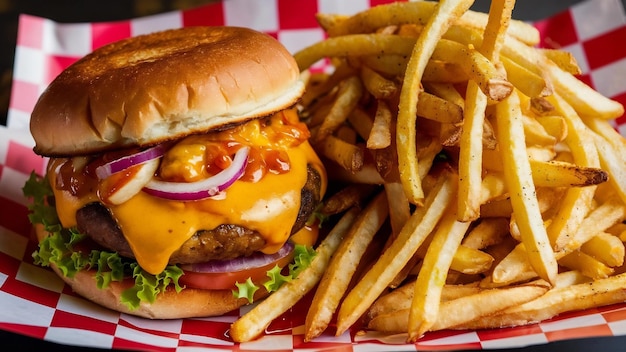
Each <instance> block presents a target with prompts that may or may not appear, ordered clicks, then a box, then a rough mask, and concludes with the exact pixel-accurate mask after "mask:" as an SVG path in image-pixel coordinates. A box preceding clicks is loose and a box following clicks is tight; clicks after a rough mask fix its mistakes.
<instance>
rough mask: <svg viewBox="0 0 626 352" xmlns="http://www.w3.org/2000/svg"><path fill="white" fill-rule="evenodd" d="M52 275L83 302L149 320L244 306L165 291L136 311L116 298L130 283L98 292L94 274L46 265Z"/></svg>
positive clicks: (230, 299)
mask: <svg viewBox="0 0 626 352" xmlns="http://www.w3.org/2000/svg"><path fill="white" fill-rule="evenodd" d="M35 233H36V235H37V239H38V240H39V241H41V240H42V239H43V238H44V237H45V236H47V235H48V233H47V232H46V231H45V229H44V228H43V226H39V225H38V226H35ZM50 266H51V267H52V269H53V270H54V272H55V273H56V274H57V275H58V276H59V277H60V278H61V279H63V281H65V282H66V283H67V284H68V285H69V286H70V287H71V288H72V290H73V291H74V292H76V293H77V294H79V295H81V296H83V297H84V298H86V299H88V300H90V301H92V302H94V303H97V304H99V305H101V306H104V307H106V308H109V309H112V310H115V311H118V312H121V313H126V314H131V315H136V316H140V317H144V318H150V319H180V318H193V317H210V316H219V315H223V314H225V313H228V312H231V311H233V310H235V309H237V308H239V307H241V306H243V305H246V304H247V303H248V301H247V299H245V298H239V299H238V298H235V297H234V296H233V293H232V292H231V291H230V290H201V289H194V288H185V289H184V290H182V291H180V292H176V290H174V288H173V287H171V286H170V287H168V289H167V290H166V291H165V292H162V293H159V294H158V295H157V296H156V300H155V301H154V302H153V303H148V302H141V304H140V306H139V307H138V308H136V309H129V308H128V307H127V306H126V305H124V304H123V303H122V302H121V300H120V296H121V295H122V292H123V291H124V290H126V289H128V288H130V287H132V286H133V285H134V281H133V280H132V279H130V278H129V279H126V280H124V281H114V282H111V283H110V284H109V285H108V286H107V287H106V288H104V289H99V288H98V286H97V284H96V279H95V277H94V276H95V272H94V271H89V270H84V271H79V272H78V273H76V275H74V276H73V277H67V276H65V275H63V273H62V272H61V271H60V270H59V269H58V268H57V266H56V265H54V264H51V265H50ZM266 295H267V291H265V289H264V288H263V287H262V288H261V289H259V290H258V291H257V292H256V293H255V295H254V296H255V297H254V298H255V300H256V299H261V298H263V297H264V296H266Z"/></svg>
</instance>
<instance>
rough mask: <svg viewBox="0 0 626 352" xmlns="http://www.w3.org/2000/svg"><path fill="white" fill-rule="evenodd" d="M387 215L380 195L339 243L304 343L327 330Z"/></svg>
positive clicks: (316, 298)
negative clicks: (368, 247)
mask: <svg viewBox="0 0 626 352" xmlns="http://www.w3.org/2000/svg"><path fill="white" fill-rule="evenodd" d="M388 213H389V208H388V205H387V196H386V194H385V192H380V193H379V194H378V195H377V196H376V197H375V198H374V199H373V200H372V201H371V202H370V203H369V204H368V206H367V207H366V208H365V209H364V210H363V211H362V212H361V213H360V214H359V216H358V217H357V219H356V220H355V222H354V224H353V225H352V227H351V228H350V231H349V232H348V234H346V236H345V237H344V238H343V240H342V241H341V244H340V245H339V247H338V248H337V250H336V251H335V253H334V254H333V257H332V258H331V261H330V263H329V265H328V268H327V269H326V271H325V272H324V275H323V276H322V280H321V281H320V284H319V286H318V288H317V290H316V291H315V296H314V297H313V301H312V302H311V306H310V308H309V311H308V313H307V316H306V321H305V329H304V330H305V333H304V341H311V340H312V339H314V338H316V337H317V336H319V335H320V334H321V333H322V332H324V330H326V328H327V327H328V324H329V323H330V320H331V319H332V317H333V314H334V313H335V310H336V309H337V306H338V305H339V302H340V301H341V298H343V296H344V294H345V292H346V290H347V289H348V285H349V284H350V280H351V279H352V276H353V275H354V273H355V272H356V269H357V266H358V264H359V262H360V261H361V257H362V256H363V253H365V250H366V249H367V246H368V245H369V244H370V242H371V241H372V239H373V238H374V235H375V234H376V232H377V231H378V230H379V229H380V227H381V226H382V224H383V222H385V220H386V219H387V216H388Z"/></svg>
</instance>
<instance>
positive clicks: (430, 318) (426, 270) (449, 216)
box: [407, 204, 470, 342]
mask: <svg viewBox="0 0 626 352" xmlns="http://www.w3.org/2000/svg"><path fill="white" fill-rule="evenodd" d="M469 225H470V222H469V221H465V222H460V221H457V214H456V206H455V204H451V206H450V207H448V209H447V210H446V212H445V213H444V215H443V218H442V219H441V220H440V222H439V224H438V225H437V230H436V231H435V233H434V234H433V239H432V241H431V242H430V244H429V246H428V250H427V251H426V256H425V257H424V261H423V262H422V268H421V269H420V272H419V274H418V276H417V280H416V281H415V285H414V287H415V293H414V295H413V303H412V304H411V310H410V314H409V322H408V323H409V325H408V329H409V330H408V333H409V336H408V339H407V340H408V342H415V341H417V339H418V338H419V337H420V336H422V335H423V334H424V333H425V332H426V331H428V330H430V328H431V327H432V325H433V324H435V322H436V321H437V319H438V316H439V303H440V301H441V290H442V289H443V285H444V284H445V283H446V276H447V273H448V270H449V269H450V264H451V263H452V259H453V257H454V255H455V253H456V251H457V249H458V248H459V245H460V244H461V240H462V239H463V236H464V235H465V233H466V232H467V229H468V228H469Z"/></svg>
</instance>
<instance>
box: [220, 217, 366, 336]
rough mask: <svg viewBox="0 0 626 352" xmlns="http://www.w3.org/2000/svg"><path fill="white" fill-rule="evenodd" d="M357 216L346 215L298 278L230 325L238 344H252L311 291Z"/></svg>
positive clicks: (321, 244) (325, 239)
mask: <svg viewBox="0 0 626 352" xmlns="http://www.w3.org/2000/svg"><path fill="white" fill-rule="evenodd" d="M356 216H357V211H356V208H354V209H353V210H351V211H349V212H347V213H345V214H344V215H343V216H342V218H341V220H340V221H339V222H338V223H337V225H335V226H334V227H333V229H332V230H331V232H330V233H329V234H328V235H327V236H326V237H325V238H324V240H323V241H322V243H320V245H319V246H318V247H317V249H316V250H315V251H316V252H317V255H316V256H315V257H314V258H313V260H312V262H311V264H310V265H309V266H308V267H307V268H306V269H305V270H304V271H302V272H301V273H300V274H299V275H298V277H296V278H295V279H293V280H292V281H289V282H287V283H285V284H284V285H282V286H281V287H280V288H279V289H278V290H277V291H276V292H274V293H272V294H271V295H270V296H268V297H267V298H266V299H265V300H263V301H262V302H260V303H259V304H258V305H256V306H255V307H254V308H253V309H252V310H251V311H249V312H248V313H246V314H244V315H243V316H242V317H240V318H239V319H237V320H236V321H235V322H234V323H233V324H231V326H230V336H231V337H232V338H233V340H234V341H235V342H246V341H251V340H253V339H255V338H256V337H258V336H259V335H260V334H262V333H263V331H264V330H265V328H266V327H267V326H268V325H269V324H270V323H271V322H272V321H273V320H274V319H276V318H277V317H278V316H279V315H281V314H282V313H284V312H286V311H287V310H288V309H289V308H290V307H291V306H293V305H294V304H295V303H296V302H298V301H299V300H300V299H301V298H302V297H304V296H305V295H306V294H307V292H309V291H310V290H311V289H312V288H313V287H315V285H317V283H318V282H319V280H320V279H321V277H322V275H323V274H324V271H325V270H326V267H327V266H328V263H329V261H330V258H331V256H332V254H333V253H334V252H335V250H336V249H337V247H339V244H340V243H341V241H342V240H343V236H344V234H345V233H346V232H347V231H348V229H349V228H350V226H351V224H352V222H353V221H354V219H355V218H356Z"/></svg>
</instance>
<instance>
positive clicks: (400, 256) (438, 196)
mask: <svg viewBox="0 0 626 352" xmlns="http://www.w3.org/2000/svg"><path fill="white" fill-rule="evenodd" d="M456 183H457V182H456V175H455V174H453V173H452V172H450V171H444V174H443V175H441V176H440V177H439V180H438V182H437V184H436V185H435V186H434V187H433V189H432V190H431V191H430V192H429V193H428V196H427V197H426V199H425V202H424V206H423V207H418V208H417V209H416V210H415V211H414V212H413V214H412V215H411V217H410V218H409V221H407V223H406V224H405V225H404V227H403V228H402V230H401V231H400V233H399V234H398V237H397V238H396V239H395V240H394V241H393V242H392V244H391V245H390V246H389V247H388V248H387V250H385V251H384V252H383V253H382V255H381V256H380V258H379V259H378V261H376V263H374V265H373V266H372V267H371V269H370V270H369V271H368V272H367V273H366V274H365V275H364V276H363V277H362V278H361V280H360V281H359V282H358V283H357V284H356V285H355V286H354V288H352V290H350V292H349V293H348V294H347V296H346V297H345V298H344V300H343V302H342V304H341V306H340V307H339V312H338V314H337V332H336V334H337V336H339V335H341V334H343V333H344V332H345V331H346V330H347V329H348V328H349V327H350V326H352V325H353V324H354V323H355V322H356V321H357V319H359V317H360V316H362V315H363V314H364V313H365V311H366V310H367V309H368V308H369V307H370V306H371V305H372V303H373V302H374V301H375V300H376V298H378V296H380V294H381V293H382V292H383V291H384V290H385V289H386V288H387V285H389V283H390V282H391V281H392V280H393V279H394V278H395V277H396V275H397V274H398V273H399V272H400V271H401V270H402V268H403V267H404V266H405V265H406V263H407V262H408V261H409V260H410V259H411V257H413V254H414V253H415V251H417V249H418V247H419V246H420V245H421V244H422V242H424V239H425V238H426V236H428V235H429V234H430V233H431V231H432V230H433V229H434V228H435V226H436V225H437V223H438V221H439V219H440V218H441V216H442V215H443V213H444V211H445V209H446V207H447V206H448V205H449V204H450V202H451V200H452V199H453V197H454V195H455V194H456V188H457V187H456Z"/></svg>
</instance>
